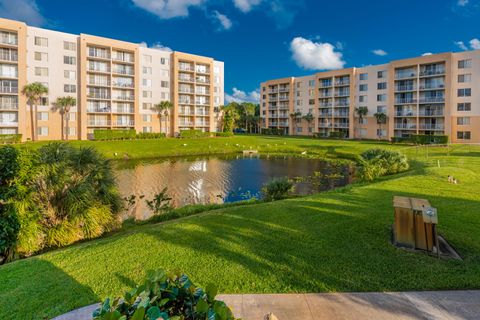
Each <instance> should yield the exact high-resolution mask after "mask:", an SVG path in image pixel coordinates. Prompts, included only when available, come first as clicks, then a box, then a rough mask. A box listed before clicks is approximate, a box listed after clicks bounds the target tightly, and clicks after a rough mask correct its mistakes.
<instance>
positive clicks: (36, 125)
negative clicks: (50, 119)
mask: <svg viewBox="0 0 480 320" xmlns="http://www.w3.org/2000/svg"><path fill="white" fill-rule="evenodd" d="M37 115H38V106H37V105H36V104H35V141H36V140H38V132H37V129H38V116H37Z"/></svg>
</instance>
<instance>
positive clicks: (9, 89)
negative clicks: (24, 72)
mask: <svg viewBox="0 0 480 320" xmlns="http://www.w3.org/2000/svg"><path fill="white" fill-rule="evenodd" d="M0 93H18V87H9V86H6V87H4V86H0Z"/></svg>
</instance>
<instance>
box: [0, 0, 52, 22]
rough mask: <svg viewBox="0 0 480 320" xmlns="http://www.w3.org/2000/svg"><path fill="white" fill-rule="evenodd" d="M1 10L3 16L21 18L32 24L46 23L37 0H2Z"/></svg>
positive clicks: (14, 18)
mask: <svg viewBox="0 0 480 320" xmlns="http://www.w3.org/2000/svg"><path fill="white" fill-rule="evenodd" d="M0 12H1V14H2V17H3V18H8V19H13V20H20V21H23V22H26V23H27V24H29V25H32V26H42V25H44V24H45V23H46V19H45V18H44V17H43V16H42V14H41V13H40V9H39V8H38V5H37V2H36V1H35V0H15V1H13V0H0Z"/></svg>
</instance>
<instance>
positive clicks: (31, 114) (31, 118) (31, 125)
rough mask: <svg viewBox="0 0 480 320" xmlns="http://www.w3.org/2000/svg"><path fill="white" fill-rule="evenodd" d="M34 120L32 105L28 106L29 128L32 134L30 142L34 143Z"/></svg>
mask: <svg viewBox="0 0 480 320" xmlns="http://www.w3.org/2000/svg"><path fill="white" fill-rule="evenodd" d="M34 121H35V120H34V119H33V105H30V127H31V133H32V141H35V126H34Z"/></svg>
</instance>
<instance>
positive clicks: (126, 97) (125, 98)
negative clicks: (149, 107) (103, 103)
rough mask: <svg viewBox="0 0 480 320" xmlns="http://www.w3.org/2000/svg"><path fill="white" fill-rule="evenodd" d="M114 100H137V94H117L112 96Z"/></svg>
mask: <svg viewBox="0 0 480 320" xmlns="http://www.w3.org/2000/svg"><path fill="white" fill-rule="evenodd" d="M112 99H113V100H122V101H133V100H135V96H123V95H116V96H113V97H112Z"/></svg>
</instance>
